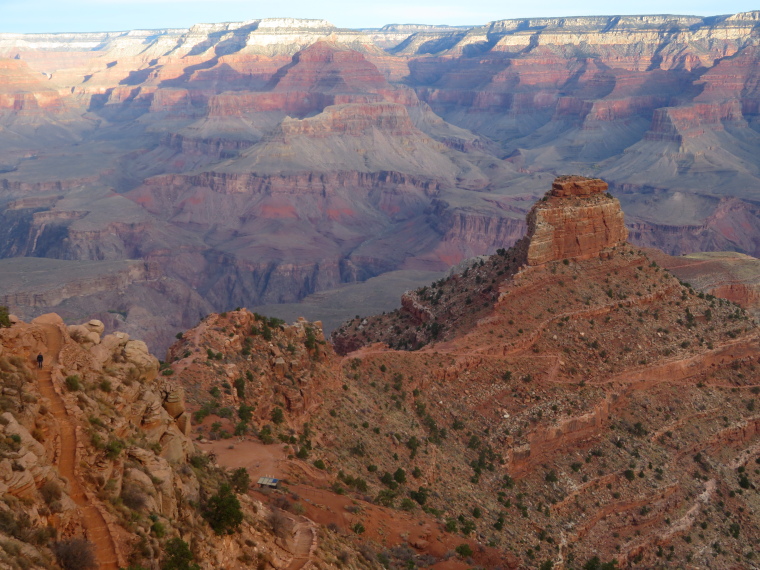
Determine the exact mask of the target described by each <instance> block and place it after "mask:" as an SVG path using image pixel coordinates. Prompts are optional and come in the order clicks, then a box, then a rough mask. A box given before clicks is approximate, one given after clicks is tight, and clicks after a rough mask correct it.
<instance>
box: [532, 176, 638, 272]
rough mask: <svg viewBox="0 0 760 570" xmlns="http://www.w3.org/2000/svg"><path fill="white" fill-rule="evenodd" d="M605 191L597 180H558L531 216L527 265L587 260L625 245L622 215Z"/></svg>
mask: <svg viewBox="0 0 760 570" xmlns="http://www.w3.org/2000/svg"><path fill="white" fill-rule="evenodd" d="M606 190H607V183H606V182H604V181H603V180H599V179H595V178H584V177H582V176H561V177H559V178H557V179H556V180H555V181H554V183H553V184H552V189H551V191H550V192H549V195H548V196H546V197H545V199H544V200H542V201H541V202H539V203H537V204H536V205H535V206H533V208H532V209H531V211H530V213H529V214H528V220H527V221H528V235H527V240H528V245H527V263H528V265H541V264H543V263H547V262H549V261H555V260H561V259H570V258H573V259H575V258H577V259H587V258H590V257H594V256H599V255H601V254H602V253H603V252H604V251H605V250H607V249H609V248H612V247H615V246H618V245H621V244H622V243H624V242H625V240H626V239H627V237H628V230H627V229H626V227H625V223H624V220H623V211H622V210H621V209H620V203H619V202H618V201H617V200H616V199H615V198H612V197H611V196H610V195H609V194H605V192H606Z"/></svg>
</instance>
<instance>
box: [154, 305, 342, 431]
mask: <svg viewBox="0 0 760 570" xmlns="http://www.w3.org/2000/svg"><path fill="white" fill-rule="evenodd" d="M333 358H334V353H333V350H332V347H331V346H330V345H329V344H327V343H326V342H325V338H324V335H323V333H322V326H321V323H319V322H316V323H310V322H307V321H305V320H303V319H301V320H299V321H298V322H296V323H294V324H292V325H287V324H285V323H284V322H283V321H281V320H279V319H275V318H268V317H264V316H261V315H258V314H255V313H251V312H249V311H247V310H245V309H240V310H235V311H229V312H227V313H221V314H212V315H209V316H208V317H207V318H206V319H204V320H203V321H202V322H201V323H200V324H199V325H198V326H197V327H195V328H193V329H191V330H189V331H187V332H185V333H184V334H183V335H182V338H181V339H180V340H178V341H177V342H176V343H175V344H174V345H172V347H171V348H170V349H169V352H168V354H167V360H168V362H169V363H171V364H170V366H171V368H167V373H169V372H170V371H171V373H172V374H173V375H176V376H172V377H178V378H179V379H181V382H182V385H183V386H185V388H186V390H187V394H188V399H189V401H190V403H191V405H192V407H193V408H194V410H195V411H196V418H197V419H198V420H199V421H200V422H203V419H204V418H206V417H207V416H209V415H211V416H214V417H216V418H221V419H222V422H221V427H220V428H218V429H215V430H213V431H207V430H206V428H207V427H209V426H208V425H206V424H211V423H212V422H210V421H209V422H206V424H204V425H202V426H199V427H198V431H200V432H202V433H204V434H205V435H207V436H208V437H210V438H212V439H217V438H219V437H220V436H221V435H222V433H223V432H226V434H227V436H229V435H232V433H233V432H234V431H235V430H236V428H237V430H238V431H243V432H244V433H248V432H250V431H252V430H258V429H260V428H261V427H263V426H264V425H266V424H268V423H270V422H271V418H272V413H273V411H274V410H275V408H279V409H280V410H281V412H282V413H283V416H282V419H283V421H284V422H285V423H286V424H288V425H292V426H300V425H301V424H303V422H304V421H308V418H309V415H310V413H311V412H312V411H313V410H314V409H315V408H316V407H317V406H318V405H319V404H320V403H321V402H322V397H321V392H322V390H323V388H324V387H325V386H326V385H329V384H330V383H331V378H332V374H331V366H332V364H333ZM240 406H247V407H249V408H250V412H251V420H250V422H249V423H248V424H247V425H245V422H244V424H243V425H240V424H239V419H238V420H234V419H233V418H231V417H229V416H228V415H227V414H226V413H224V412H223V411H222V410H224V409H225V408H226V409H227V410H233V409H234V410H239V409H240ZM238 435H240V434H238Z"/></svg>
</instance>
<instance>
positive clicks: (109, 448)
mask: <svg viewBox="0 0 760 570" xmlns="http://www.w3.org/2000/svg"><path fill="white" fill-rule="evenodd" d="M105 450H106V457H107V458H108V459H116V458H117V457H119V455H121V452H122V451H123V450H124V442H123V441H121V440H119V439H112V440H110V441H109V442H108V443H107V444H106V447H105Z"/></svg>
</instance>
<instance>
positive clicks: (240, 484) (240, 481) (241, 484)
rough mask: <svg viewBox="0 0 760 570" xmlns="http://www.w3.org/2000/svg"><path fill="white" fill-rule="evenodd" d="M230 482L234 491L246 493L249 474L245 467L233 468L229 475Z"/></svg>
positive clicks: (249, 484) (248, 485) (249, 481)
mask: <svg viewBox="0 0 760 570" xmlns="http://www.w3.org/2000/svg"><path fill="white" fill-rule="evenodd" d="M230 483H232V487H233V489H235V491H236V492H238V493H247V492H248V488H249V487H250V486H251V476H250V475H249V474H248V470H247V469H246V468H245V467H239V468H237V469H235V470H234V471H233V472H232V475H230Z"/></svg>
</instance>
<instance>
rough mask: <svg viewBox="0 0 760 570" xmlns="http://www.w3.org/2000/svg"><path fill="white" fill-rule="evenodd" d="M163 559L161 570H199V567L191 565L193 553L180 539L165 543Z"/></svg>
mask: <svg viewBox="0 0 760 570" xmlns="http://www.w3.org/2000/svg"><path fill="white" fill-rule="evenodd" d="M164 552H165V557H164V562H163V564H161V570H199V569H200V566H198V565H197V564H193V559H194V556H193V553H192V552H191V551H190V547H189V546H188V544H187V543H186V542H185V541H184V540H182V539H181V538H172V539H169V540H167V541H166V546H165V547H164Z"/></svg>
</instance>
